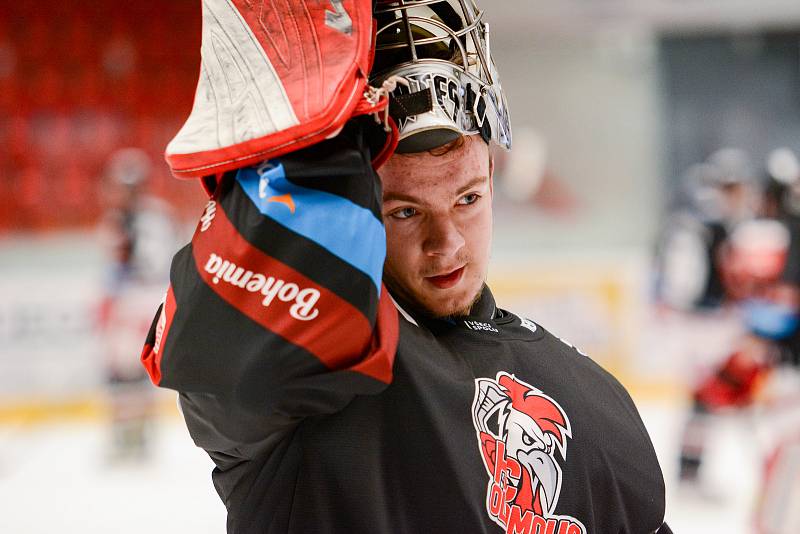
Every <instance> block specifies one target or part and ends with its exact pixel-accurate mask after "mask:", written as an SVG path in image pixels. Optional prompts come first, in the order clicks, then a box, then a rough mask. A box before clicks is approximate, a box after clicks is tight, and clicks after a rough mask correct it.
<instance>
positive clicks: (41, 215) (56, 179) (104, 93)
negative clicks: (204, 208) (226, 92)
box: [0, 0, 202, 231]
mask: <svg viewBox="0 0 800 534" xmlns="http://www.w3.org/2000/svg"><path fill="white" fill-rule="evenodd" d="M200 22H201V21H200V2H199V1H197V0H170V1H169V2H163V1H161V0H137V1H136V2H112V1H110V0H104V1H99V2H80V3H75V2H63V1H56V0H37V1H36V2H5V3H3V4H2V5H0V231H12V230H13V231H19V230H23V231H24V230H41V229H62V228H73V227H88V226H91V225H93V224H95V223H96V222H97V220H98V218H99V217H100V215H101V213H102V211H103V206H102V205H101V199H100V195H98V194H97V190H98V187H99V184H100V182H101V180H102V179H103V169H104V165H105V162H106V160H107V158H108V156H109V155H110V154H111V153H112V152H113V151H114V150H115V149H118V148H121V147H125V146H138V147H141V148H143V149H145V150H146V151H147V152H148V153H150V154H151V155H152V157H153V159H154V162H155V163H156V171H155V174H154V176H153V179H152V183H151V187H152V190H153V192H154V193H155V194H158V195H160V196H163V197H165V198H166V199H167V200H169V201H171V203H172V204H174V205H175V206H176V208H177V210H178V212H179V213H181V215H183V216H186V217H192V218H193V217H195V216H196V214H197V210H198V206H199V205H200V204H199V202H200V199H201V198H202V195H201V193H200V191H199V188H198V187H197V186H196V184H190V183H186V182H183V181H179V180H177V179H175V178H173V177H172V176H171V175H170V173H169V170H168V168H167V166H166V164H165V163H164V160H163V151H164V148H165V146H166V143H167V142H168V141H169V139H170V138H171V137H172V136H173V135H174V134H175V133H176V132H177V129H178V128H179V127H180V125H181V123H182V120H183V119H184V118H185V117H186V115H187V114H188V112H189V110H190V108H191V105H192V99H193V96H194V88H195V84H196V81H197V75H198V70H199V61H200V52H199V51H200V47H199V45H200V30H201V27H200ZM97 28H104V30H103V31H97Z"/></svg>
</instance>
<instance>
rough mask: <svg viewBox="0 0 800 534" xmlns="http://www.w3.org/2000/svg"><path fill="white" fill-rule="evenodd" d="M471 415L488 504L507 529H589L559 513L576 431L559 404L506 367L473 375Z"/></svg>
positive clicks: (517, 533) (530, 532)
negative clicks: (564, 463)
mask: <svg viewBox="0 0 800 534" xmlns="http://www.w3.org/2000/svg"><path fill="white" fill-rule="evenodd" d="M472 418H473V422H474V424H475V430H476V432H477V435H478V446H479V448H480V451H481V455H482V457H483V462H484V465H485V466H486V472H487V473H488V475H489V483H488V486H487V493H486V509H487V512H488V513H489V516H490V517H491V518H492V520H494V522H495V523H497V524H498V525H500V526H501V527H502V528H503V529H504V531H505V532H506V533H508V534H586V528H585V527H584V526H583V524H582V523H581V522H580V521H578V520H577V519H575V518H573V517H569V516H563V515H556V514H555V509H556V505H557V504H558V497H559V494H560V493H561V482H562V476H561V465H560V464H559V461H558V460H557V459H556V451H558V454H559V456H560V457H561V459H562V461H566V458H567V439H569V438H571V437H572V429H571V427H570V423H569V419H568V418H567V415H566V414H565V413H564V410H563V409H562V408H561V406H559V404H558V403H557V402H556V401H554V400H553V399H551V398H550V397H548V396H547V395H545V394H544V393H542V392H541V391H539V390H538V389H536V388H535V387H533V386H531V385H529V384H526V383H525V382H523V381H521V380H519V379H517V378H516V377H514V376H513V375H510V374H508V373H506V372H502V371H501V372H499V373H497V377H496V378H495V379H491V378H478V379H476V380H475V400H474V401H473V403H472Z"/></svg>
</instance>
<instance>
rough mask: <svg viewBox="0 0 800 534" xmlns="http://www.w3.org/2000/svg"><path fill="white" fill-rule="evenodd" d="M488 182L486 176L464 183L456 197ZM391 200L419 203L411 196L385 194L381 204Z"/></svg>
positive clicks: (417, 199) (416, 198)
mask: <svg viewBox="0 0 800 534" xmlns="http://www.w3.org/2000/svg"><path fill="white" fill-rule="evenodd" d="M488 180H489V178H488V177H486V176H478V177H477V178H473V179H472V180H470V181H469V182H468V183H466V184H464V185H463V186H462V187H459V188H458V191H456V196H459V195H461V194H462V193H464V192H466V191H468V190H470V189H472V188H473V187H475V186H476V185H480V184H483V183H485V182H487V181H488ZM393 200H399V201H404V202H415V203H419V202H420V199H419V198H418V197H414V196H412V195H406V194H404V193H387V194H386V195H384V197H383V202H390V201H393Z"/></svg>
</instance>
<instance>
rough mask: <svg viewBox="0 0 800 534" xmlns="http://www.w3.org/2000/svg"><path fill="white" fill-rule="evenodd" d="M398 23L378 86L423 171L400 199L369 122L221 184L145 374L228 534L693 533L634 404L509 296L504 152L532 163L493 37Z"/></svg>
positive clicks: (449, 16) (413, 174)
mask: <svg viewBox="0 0 800 534" xmlns="http://www.w3.org/2000/svg"><path fill="white" fill-rule="evenodd" d="M205 4H206V7H207V11H208V12H213V13H215V16H214V20H213V21H212V20H211V19H210V18H206V23H208V24H209V25H212V26H213V25H215V24H216V25H217V26H216V28H210V30H212V31H208V32H207V33H206V32H204V35H214V36H216V38H217V39H222V38H223V37H224V36H226V35H227V36H231V35H236V34H237V33H236V28H225V29H226V30H227V31H225V32H223V31H220V30H221V29H222V28H220V26H219V25H220V24H222V22H220V21H225V20H233V21H235V20H239V19H234V18H233V17H230V18H226V14H225V13H224V9H225V8H224V6H223V4H224V3H223V2H214V1H212V0H206V2H205ZM305 5H306V6H312V4H305ZM248 6H249V3H248ZM332 6H333V7H334V8H335V11H330V10H329V11H328V12H327V13H322V15H323V16H322V17H321V18H320V20H321V21H324V25H325V26H327V27H328V28H329V29H330V28H332V29H333V30H335V31H339V32H342V33H344V34H347V35H353V36H357V31H356V30H354V29H353V27H354V26H356V25H357V23H358V21H357V20H356V18H355V17H354V16H352V14H353V13H354V10H355V9H356V8H357V5H354V4H353V3H350V2H336V1H334V2H332ZM249 9H250V8H249V7H248V8H247V9H245V8H244V7H243V8H242V11H243V15H242V18H241V20H245V21H249V20H251V16H253V13H252V11H250V10H249ZM323 9H324V8H323ZM320 12H321V11H320ZM375 14H376V19H377V21H378V34H377V35H378V37H377V43H378V44H377V57H376V59H375V67H374V68H373V71H372V72H373V77H372V83H373V84H374V86H375V87H382V88H384V89H386V88H387V87H392V86H394V85H395V84H398V85H397V88H398V89H397V90H396V91H395V93H394V94H393V97H392V106H391V108H390V111H391V114H392V117H393V120H392V121H390V125H391V124H392V123H396V124H397V125H398V126H399V127H400V132H399V138H400V145H399V152H398V153H396V154H394V155H393V156H392V157H391V158H389V159H388V161H387V162H386V163H385V165H383V166H382V167H381V169H380V177H379V176H378V174H376V172H375V171H374V170H373V161H375V157H374V156H375V155H376V146H378V147H379V146H380V145H382V144H383V143H382V142H381V141H379V142H377V143H376V140H380V139H381V138H382V137H385V134H384V133H383V129H382V128H381V127H380V126H378V125H376V124H375V122H374V121H373V120H372V118H370V117H365V118H360V119H354V120H351V121H350V122H349V123H348V124H347V125H346V126H344V129H343V130H342V131H341V132H340V133H339V134H338V135H337V136H336V137H334V138H332V139H329V140H327V141H324V142H320V143H317V144H315V145H313V146H311V147H309V148H306V149H303V150H300V151H295V152H292V153H288V154H284V155H281V156H280V157H277V158H273V159H271V160H269V161H264V162H262V163H259V164H256V165H253V166H242V167H240V168H235V167H234V168H232V170H229V172H220V173H213V175H211V176H206V177H205V178H206V179H205V180H204V183H205V185H206V188H207V189H208V190H209V191H211V200H210V201H209V204H208V206H207V208H206V210H205V212H204V214H203V216H202V217H201V221H200V223H199V224H198V227H197V231H196V233H195V236H194V238H193V239H192V242H191V244H189V245H187V246H186V247H185V248H184V249H182V250H181V251H180V252H178V254H177V255H176V257H175V259H174V261H173V265H172V274H171V286H170V289H169V291H168V293H167V296H166V299H165V302H164V305H163V306H162V307H161V309H160V311H159V313H158V314H157V317H156V320H155V322H154V324H153V327H152V329H151V333H150V336H149V337H148V340H147V343H146V346H145V349H144V352H143V361H144V364H145V366H146V368H147V369H148V371H149V372H150V375H151V377H152V378H153V380H154V382H156V383H157V384H159V385H161V386H164V387H169V388H173V389H176V390H178V391H179V393H180V397H179V398H180V406H181V408H182V411H183V414H184V418H185V420H186V424H187V426H188V428H189V431H190V433H191V435H192V437H193V439H194V440H195V442H196V443H197V445H198V446H200V447H202V448H204V449H205V450H206V451H207V452H208V454H209V455H210V456H211V458H212V459H213V460H214V462H215V464H216V468H215V470H214V473H213V480H214V484H215V487H216V489H217V491H218V492H219V494H220V497H221V498H222V500H223V502H224V503H225V505H226V507H227V510H228V531H229V532H230V533H237V534H245V533H247V534H249V533H286V532H291V533H309V532H314V533H348V534H351V533H387V534H388V533H423V532H424V533H427V532H437V533H438V532H442V533H444V532H448V533H449V532H459V533H461V532H464V533H484V532H485V533H494V532H509V533H526V534H535V533H539V534H544V533H553V534H581V533H612V532H613V533H653V532H659V533H665V532H669V528H668V527H667V526H666V525H665V524H664V522H663V520H664V507H665V503H664V499H665V496H664V482H663V477H662V474H661V469H660V467H659V464H658V461H657V459H656V455H655V452H654V450H653V447H652V444H651V442H650V439H649V437H648V434H647V431H646V429H645V427H644V425H643V423H642V421H641V419H640V417H639V414H638V412H637V410H636V407H635V406H634V404H633V402H632V400H631V398H630V397H629V395H628V393H627V392H626V391H625V389H624V388H623V387H622V386H621V385H620V383H619V382H617V381H616V380H615V379H614V378H613V377H612V376H611V375H610V374H608V373H607V372H605V371H604V370H603V369H602V368H600V367H599V366H598V365H597V364H596V363H594V362H593V361H592V360H591V359H590V358H588V357H586V356H584V355H583V354H581V353H580V352H579V351H577V350H576V349H575V348H574V347H572V346H570V345H569V344H567V343H565V342H564V341H562V340H560V339H559V338H558V337H556V336H554V335H553V334H551V333H549V332H548V331H547V330H545V329H544V328H543V327H542V326H541V325H539V324H537V323H535V322H533V321H531V320H528V319H525V318H522V317H518V316H516V315H514V314H512V313H510V312H508V311H506V310H503V309H502V308H500V307H498V306H497V304H496V303H495V300H494V297H493V296H492V293H491V291H490V290H489V288H488V287H486V285H485V279H486V271H487V267H488V259H489V249H490V244H491V231H492V203H491V199H492V191H493V182H492V159H491V157H490V151H489V143H490V142H494V143H497V144H499V145H501V146H506V147H508V146H509V145H510V130H509V125H508V117H507V114H506V107H505V102H504V100H503V96H502V92H501V90H500V86H499V83H498V79H497V73H496V71H495V69H494V66H493V64H492V63H491V58H490V57H489V48H488V43H487V38H488V35H487V28H486V26H485V25H484V24H483V22H481V20H480V17H481V13H480V12H479V11H478V10H477V8H476V7H475V6H474V4H473V3H472V2H461V1H458V2H450V1H439V2H430V1H425V2H422V1H420V2H405V5H404V4H403V3H400V2H397V3H395V2H383V1H381V2H378V3H377V7H376V10H375ZM345 16H347V18H348V19H351V23H352V25H351V23H348V22H347V19H345ZM351 17H352V18H351ZM253 20H255V19H253ZM231 24H233V23H231ZM298 27H302V24H300V26H298ZM323 30H324V32H327V31H328V30H326V29H325V28H322V30H320V33H318V34H316V35H324V34H325V33H324V32H323ZM254 35H256V36H258V35H260V34H259V33H254ZM289 37H291V36H289ZM249 42H252V41H249ZM236 45H237V43H235V42H228V43H217V46H216V49H217V50H226V49H230V48H231V47H234V46H236ZM241 46H242V47H245V46H248V45H247V44H246V43H245V44H242V45H241ZM269 46H271V45H269ZM204 57H205V56H204ZM237 57H239V59H240V60H242V61H244V60H245V59H247V58H249V59H251V60H253V61H256V59H253V58H254V57H256V58H257V56H254V55H250V56H245V55H244V54H242V55H240V56H237ZM304 57H306V58H308V57H310V56H309V55H306V56H304ZM215 65H216V63H214V62H208V65H206V62H205V61H204V68H208V69H213V68H215ZM225 65H226V63H225V62H224V61H221V62H220V63H219V66H220V67H222V68H224V66H225ZM253 70H254V69H253ZM276 70H279V69H278V67H276ZM237 72H238V73H241V72H242V70H241V69H237ZM222 77H223V76H219V73H218V72H209V73H204V76H203V79H205V80H211V81H212V82H213V80H215V79H220V78H222ZM287 80H288V78H287ZM287 83H288V82H287ZM203 94H205V93H203ZM252 94H255V93H251V95H252ZM289 100H291V98H290V99H289ZM197 106H198V100H196V102H195V107H196V109H195V111H197ZM276 106H277V104H276ZM272 111H273V113H277V111H276V110H275V109H273V110H272ZM208 116H211V115H210V114H204V115H203V117H208ZM192 131H196V130H192ZM185 132H188V130H186V131H185ZM189 133H191V132H189ZM187 135H188V134H187ZM185 145H186V144H185V143H184V142H183V141H181V142H179V143H174V144H173V147H174V148H175V149H176V150H177V149H179V148H181V147H183V146H185ZM378 150H379V148H378ZM177 159H180V158H176V160H177ZM226 166H227V164H226ZM198 167H200V166H198ZM228 168H230V167H228Z"/></svg>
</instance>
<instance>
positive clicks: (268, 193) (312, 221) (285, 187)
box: [236, 162, 386, 294]
mask: <svg viewBox="0 0 800 534" xmlns="http://www.w3.org/2000/svg"><path fill="white" fill-rule="evenodd" d="M236 181H238V182H239V184H240V185H241V186H242V189H243V190H244V192H245V193H246V194H247V196H248V197H249V198H250V200H251V201H252V202H253V204H254V205H255V206H256V208H258V211H260V212H261V213H262V214H264V215H266V216H267V217H270V218H271V219H274V220H275V221H277V222H278V223H280V224H281V225H283V226H285V227H286V228H288V229H290V230H292V231H294V232H296V233H298V234H300V235H302V236H303V237H306V238H308V239H310V240H312V241H314V242H315V243H317V244H319V245H320V246H322V247H323V248H325V249H326V250H328V251H329V252H331V253H332V254H334V255H335V256H338V257H339V258H341V259H342V260H344V261H345V262H347V263H349V264H350V265H352V266H353V267H355V268H356V269H358V270H359V271H362V272H363V273H364V274H366V275H367V276H369V277H370V278H371V279H372V281H373V283H374V284H375V287H376V288H377V290H378V294H380V288H381V278H382V276H383V262H384V260H385V259H386V233H385V231H384V228H383V224H382V223H381V221H379V220H378V219H377V218H376V217H375V215H373V213H372V212H371V211H370V210H368V209H366V208H362V207H361V206H359V205H357V204H354V203H353V202H351V201H349V200H347V199H346V198H342V197H340V196H337V195H333V194H331V193H325V192H323V191H317V190H315V189H309V188H307V187H300V186H298V185H295V184H293V183H292V182H290V181H289V180H288V179H287V178H286V172H285V171H284V169H283V165H281V164H280V163H277V162H264V163H262V164H261V165H260V166H258V167H248V168H245V169H239V171H238V172H237V173H236Z"/></svg>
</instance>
